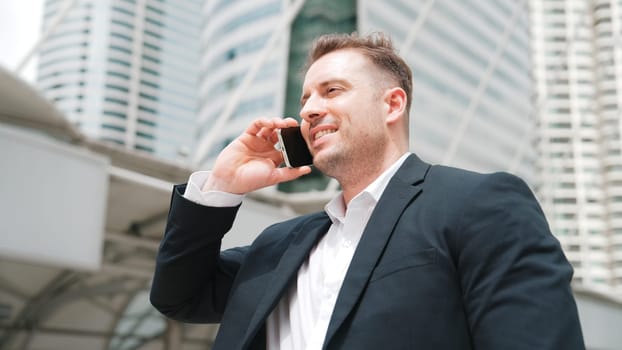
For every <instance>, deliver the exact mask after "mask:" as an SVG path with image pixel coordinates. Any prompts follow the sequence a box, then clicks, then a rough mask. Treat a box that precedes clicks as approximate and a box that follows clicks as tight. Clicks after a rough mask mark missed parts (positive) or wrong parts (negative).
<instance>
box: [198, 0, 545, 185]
mask: <svg viewBox="0 0 622 350" xmlns="http://www.w3.org/2000/svg"><path fill="white" fill-rule="evenodd" d="M298 3H301V1H285V0H262V1H245V0H234V1H231V0H227V1H225V0H221V1H211V2H210V1H208V2H206V9H207V10H206V11H205V15H206V20H207V25H206V26H205V27H204V28H203V34H202V42H203V43H205V46H204V47H203V51H202V52H203V54H202V58H203V60H202V69H203V75H202V82H203V83H202V89H201V114H200V128H199V131H198V137H199V145H202V146H203V147H198V148H197V150H198V153H197V154H196V155H195V157H194V160H195V162H196V164H201V165H204V166H206V167H209V164H210V161H212V160H213V159H214V156H215V155H217V154H218V152H219V151H220V149H222V147H223V146H224V145H225V144H227V143H228V142H229V141H230V140H231V139H232V138H234V137H235V136H237V135H238V134H239V132H240V131H241V130H243V129H244V128H245V127H246V125H247V124H248V122H249V121H250V120H251V119H253V118H256V117H259V116H267V117H274V116H277V117H280V116H296V117H297V116H298V111H299V99H300V86H301V82H302V75H301V72H300V70H301V68H302V64H303V61H304V58H305V56H306V51H307V50H308V48H309V46H310V43H311V41H312V40H313V39H314V38H315V37H316V36H317V35H319V34H323V33H332V32H346V33H349V32H353V31H358V32H360V33H368V32H372V31H383V32H386V33H388V34H390V35H391V36H392V37H393V39H394V41H395V44H396V46H397V47H398V48H399V49H400V51H401V54H402V55H403V56H404V57H405V58H406V59H407V61H408V63H409V64H410V65H411V67H412V69H413V74H414V89H413V108H412V112H411V116H410V117H411V135H412V144H411V150H412V151H414V152H416V153H418V154H419V155H421V156H422V157H423V158H424V159H425V160H427V161H430V162H433V163H446V164H451V165H458V166H462V167H466V168H469V169H474V170H480V171H494V170H510V171H512V172H514V173H517V174H519V175H521V176H522V177H524V178H525V179H526V180H527V181H528V182H529V183H533V181H534V175H535V167H534V164H535V151H534V147H533V142H532V141H533V139H532V135H533V133H534V127H535V120H534V113H533V107H532V105H533V103H532V100H531V93H532V88H531V87H532V84H531V83H532V80H531V64H530V56H529V19H528V9H527V7H526V6H525V4H524V3H521V2H515V1H509V0H495V1H487V2H486V3H482V2H479V1H466V2H464V1H459V2H458V1H450V0H438V1H411V2H407V1H400V0H387V1H382V2H380V1H370V0H359V1H358V2H357V1H354V0H352V1H339V2H336V1H332V2H331V1H325V0H307V1H303V3H304V4H303V6H302V7H301V8H300V9H299V12H298V14H297V16H296V18H295V20H293V21H291V25H288V26H282V25H281V24H282V23H281V22H280V21H282V20H283V18H284V17H286V15H287V13H288V11H289V10H290V9H292V8H295V6H296V5H297V4H298ZM275 33H276V34H275ZM271 35H278V36H279V40H274V41H273V42H272V43H271V45H269V46H268V45H266V43H267V42H268V41H269V38H270V37H271ZM258 61H261V62H259V64H260V69H259V70H258V73H257V74H256V75H255V76H254V77H253V78H252V79H250V81H249V82H248V86H247V87H246V88H243V89H240V91H242V94H241V95H234V92H236V91H237V89H239V86H240V82H241V81H242V80H243V79H244V78H245V75H246V74H247V73H248V72H249V71H250V70H251V69H252V66H253V64H257V63H258ZM228 103H231V106H230V108H229V110H228V111H227V112H226V113H225V114H226V115H225V116H224V117H223V110H225V106H226V105H227V104H228ZM219 119H221V120H222V119H226V120H227V123H224V122H222V123H221V124H217V123H216V121H217V120H219ZM214 125H216V127H215V130H214ZM326 184H327V181H321V180H320V181H314V182H313V184H312V185H311V186H307V185H305V186H301V187H307V188H313V189H319V190H322V189H323V188H322V186H323V187H326ZM292 186H293V187H296V185H292V184H288V185H287V186H285V187H286V190H288V191H290V190H292V189H291V188H290V187H292ZM293 190H294V191H296V188H294V189H293Z"/></svg>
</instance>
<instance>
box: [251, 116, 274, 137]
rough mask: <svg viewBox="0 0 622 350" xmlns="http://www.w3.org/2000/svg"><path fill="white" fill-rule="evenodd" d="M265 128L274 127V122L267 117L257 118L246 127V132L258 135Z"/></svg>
mask: <svg viewBox="0 0 622 350" xmlns="http://www.w3.org/2000/svg"><path fill="white" fill-rule="evenodd" d="M264 128H274V123H273V122H272V121H270V120H268V119H266V118H259V119H255V120H253V122H252V123H251V124H250V125H249V126H248V128H246V133H247V134H250V135H252V136H258V134H259V133H260V132H261V130H263V129H264Z"/></svg>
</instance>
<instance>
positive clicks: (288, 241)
mask: <svg viewBox="0 0 622 350" xmlns="http://www.w3.org/2000/svg"><path fill="white" fill-rule="evenodd" d="M183 191H184V187H183V186H181V187H176V188H175V190H174V193H173V198H172V202H171V209H170V213H169V218H168V225H167V228H166V234H165V236H164V239H163V241H162V243H161V247H160V251H159V253H158V257H157V266H156V272H155V277H154V280H153V285H152V290H151V301H152V303H153V305H154V306H155V307H156V308H158V310H160V311H161V312H162V313H163V314H165V315H167V316H169V317H171V318H173V319H177V320H181V321H184V322H221V326H220V330H219V333H218V336H217V338H216V342H215V345H214V349H223V350H234V349H263V348H265V321H266V318H267V316H268V315H269V314H270V312H271V311H272V309H273V308H274V307H275V305H276V304H277V303H278V301H279V299H280V298H281V296H282V295H283V293H284V292H285V291H286V290H287V288H288V287H289V286H290V284H291V283H292V281H295V277H296V275H297V272H298V268H299V267H300V265H301V264H302V263H303V261H304V260H305V259H306V258H307V257H308V254H309V251H310V250H311V248H312V247H313V245H314V244H315V243H316V242H317V241H318V239H319V238H320V237H321V236H322V235H323V234H324V233H325V232H326V231H327V230H328V227H329V226H330V220H329V219H328V217H327V216H326V214H325V213H323V212H322V213H316V214H311V215H306V216H302V217H298V218H295V219H292V220H289V221H286V222H282V223H279V224H276V225H273V226H271V227H269V228H267V229H266V230H265V231H264V232H263V233H262V234H261V235H260V236H259V237H258V238H257V239H256V240H255V241H254V243H253V244H252V245H251V246H249V247H243V248H236V249H232V250H227V251H223V252H221V251H220V241H221V238H222V237H223V236H224V234H225V233H226V232H227V231H228V230H229V229H230V228H231V225H232V223H233V220H234V217H235V215H236V211H237V208H212V207H203V206H200V205H196V204H194V203H192V202H190V201H188V200H186V199H185V198H183V197H182V193H183ZM571 276H572V268H571V266H570V265H569V264H568V262H567V260H566V258H565V256H564V254H563V252H562V250H561V249H560V246H559V243H558V241H557V240H556V239H555V238H554V237H553V236H552V235H551V233H550V231H549V228H548V225H547V223H546V220H545V218H544V215H543V213H542V211H541V209H540V207H539V205H538V203H537V202H536V200H535V198H534V197H533V195H532V193H531V191H530V190H529V188H528V187H527V186H526V185H525V184H524V183H523V182H522V181H521V180H519V179H518V178H516V177H514V176H512V175H509V174H505V173H497V174H491V175H481V174H476V173H473V172H468V171H463V170H459V169H453V168H448V167H443V166H430V165H428V164H426V163H424V162H422V161H421V160H419V159H418V158H417V157H416V156H414V155H412V156H410V157H409V158H408V159H407V160H406V162H405V163H404V165H403V166H402V167H401V168H400V170H399V171H398V172H397V173H396V175H395V176H394V177H393V178H392V179H391V181H390V183H389V185H388V187H387V188H386V190H385V192H384V194H383V195H382V197H381V198H380V200H379V202H378V204H377V206H376V209H375V211H374V213H373V214H372V216H371V218H370V220H369V223H368V224H367V227H366V229H365V231H364V232H363V235H362V238H361V241H360V243H359V245H358V248H357V250H356V252H355V254H354V257H353V259H352V262H351V265H350V267H349V269H348V272H347V275H346V277H345V280H344V282H343V286H342V288H341V291H340V293H339V296H338V299H337V304H336V306H335V310H334V312H333V315H332V318H331V321H330V324H329V327H328V332H327V334H326V340H325V343H324V348H325V349H353V350H354V349H356V350H361V349H405V350H406V349H408V350H410V349H434V350H439V349H447V350H459V349H477V350H483V349H490V350H508V349H525V350H527V349H528V350H535V349H555V350H562V349H563V350H573V349H584V344H583V339H582V334H581V328H580V324H579V320H578V316H577V309H576V305H575V302H574V299H573V295H572V293H571V289H570V286H569V284H570V279H571Z"/></svg>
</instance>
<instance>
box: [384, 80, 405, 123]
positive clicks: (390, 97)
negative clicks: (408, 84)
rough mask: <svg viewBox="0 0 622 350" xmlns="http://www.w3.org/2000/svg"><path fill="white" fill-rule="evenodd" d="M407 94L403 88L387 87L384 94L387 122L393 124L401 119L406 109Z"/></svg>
mask: <svg viewBox="0 0 622 350" xmlns="http://www.w3.org/2000/svg"><path fill="white" fill-rule="evenodd" d="M407 98H408V97H407V96H406V92H405V91H404V89H402V88H400V87H394V88H390V89H387V90H386V92H385V95H384V102H385V108H386V111H387V116H386V122H387V124H395V123H396V122H398V121H400V120H402V118H403V117H404V113H405V111H406V103H407Z"/></svg>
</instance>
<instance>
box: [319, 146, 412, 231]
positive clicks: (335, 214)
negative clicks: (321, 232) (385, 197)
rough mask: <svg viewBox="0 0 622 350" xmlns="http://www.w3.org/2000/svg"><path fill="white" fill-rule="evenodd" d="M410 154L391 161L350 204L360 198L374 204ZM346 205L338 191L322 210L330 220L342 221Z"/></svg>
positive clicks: (407, 153)
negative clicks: (367, 199)
mask: <svg viewBox="0 0 622 350" xmlns="http://www.w3.org/2000/svg"><path fill="white" fill-rule="evenodd" d="M409 155H410V152H406V153H404V154H403V155H402V156H401V157H400V158H399V159H398V160H397V161H395V163H393V164H392V165H391V166H390V167H389V168H388V169H387V170H385V171H384V172H383V173H382V174H381V175H380V176H378V177H377V178H376V179H375V180H374V181H373V182H372V183H370V184H369V185H368V186H367V187H365V189H364V190H363V191H361V193H359V194H357V195H356V196H355V197H354V198H352V201H351V202H350V205H352V204H353V203H356V202H358V201H360V200H361V199H362V198H365V197H367V198H369V199H370V200H371V203H370V204H369V205H372V206H375V205H376V203H378V201H379V200H380V196H382V193H383V192H384V190H385V189H386V188H387V185H388V184H389V181H390V180H391V178H392V177H393V175H395V173H396V172H397V170H398V169H399V168H400V166H402V164H403V163H404V161H406V158H408V156H409ZM346 210H347V208H346V206H345V204H344V202H343V193H339V195H337V196H336V197H334V198H333V199H332V200H331V201H330V202H328V203H327V204H326V206H324V211H326V214H328V216H329V217H330V220H331V221H332V222H333V223H335V220H338V221H343V219H344V218H345V216H346Z"/></svg>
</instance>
